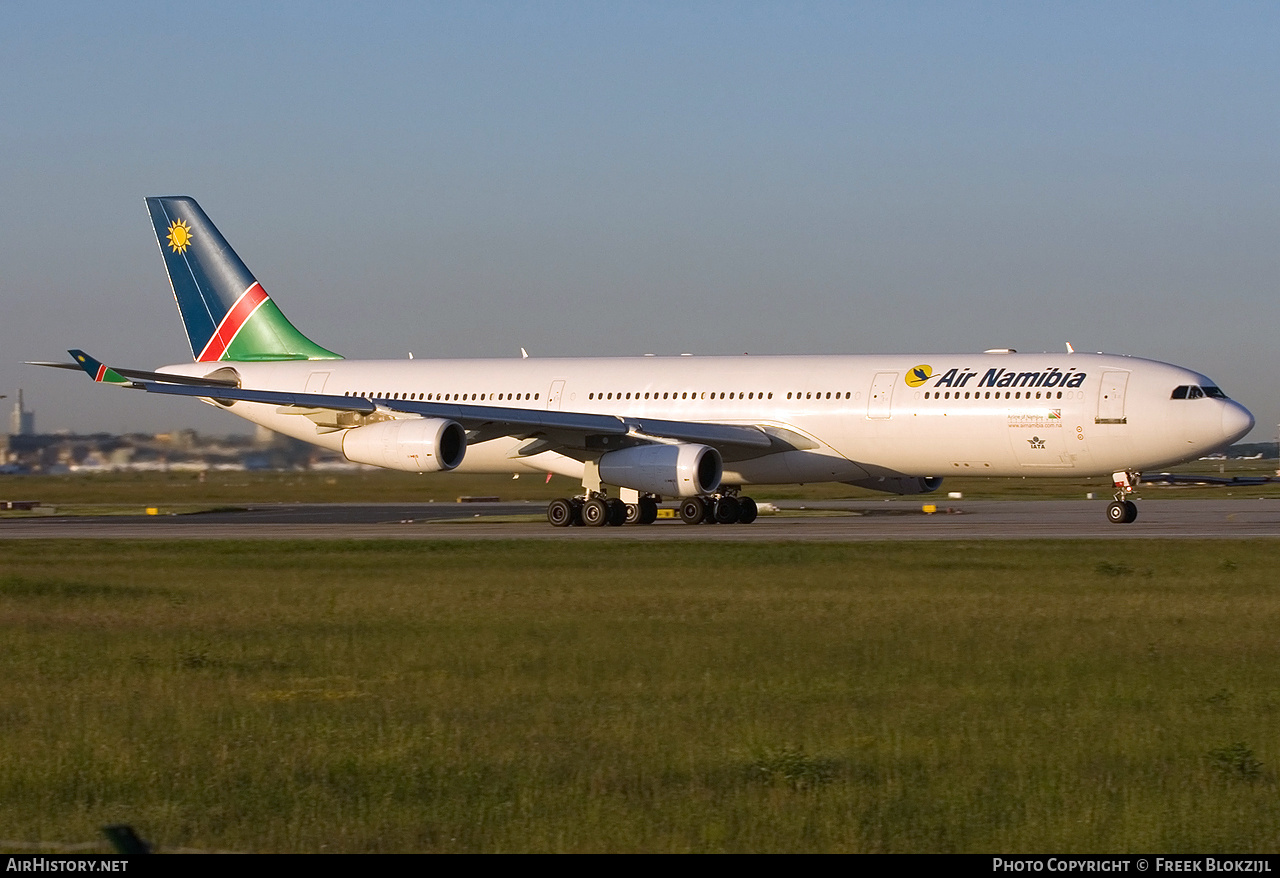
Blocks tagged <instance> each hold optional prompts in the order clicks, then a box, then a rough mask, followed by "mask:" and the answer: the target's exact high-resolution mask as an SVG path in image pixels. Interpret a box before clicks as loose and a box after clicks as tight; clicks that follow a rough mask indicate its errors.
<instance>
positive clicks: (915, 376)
mask: <svg viewBox="0 0 1280 878" xmlns="http://www.w3.org/2000/svg"><path fill="white" fill-rule="evenodd" d="M932 377H933V367H932V366H925V365H920V366H915V367H913V368H912V369H911V370H910V371H908V372H907V386H908V387H919V386H920V385H921V384H924V383H925V382H926V381H928V380H929V379H930V378H932Z"/></svg>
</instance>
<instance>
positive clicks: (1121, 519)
mask: <svg viewBox="0 0 1280 878" xmlns="http://www.w3.org/2000/svg"><path fill="white" fill-rule="evenodd" d="M1135 514H1136V510H1135ZM1107 521H1109V522H1111V523H1112V524H1128V523H1129V521H1130V519H1129V509H1128V507H1127V506H1126V505H1125V503H1124V502H1121V501H1120V500H1117V501H1115V502H1114V503H1112V504H1111V505H1110V506H1108V507H1107Z"/></svg>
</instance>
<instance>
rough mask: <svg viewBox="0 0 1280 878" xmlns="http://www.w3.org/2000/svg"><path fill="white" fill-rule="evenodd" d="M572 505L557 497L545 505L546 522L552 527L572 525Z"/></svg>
mask: <svg viewBox="0 0 1280 878" xmlns="http://www.w3.org/2000/svg"><path fill="white" fill-rule="evenodd" d="M573 518H574V515H573V504H572V503H570V502H569V501H568V500H566V499H564V498H563V497H558V498H556V499H555V500H552V501H551V502H550V503H548V504H547V521H549V522H551V526H552V527H568V526H569V525H571V524H573Z"/></svg>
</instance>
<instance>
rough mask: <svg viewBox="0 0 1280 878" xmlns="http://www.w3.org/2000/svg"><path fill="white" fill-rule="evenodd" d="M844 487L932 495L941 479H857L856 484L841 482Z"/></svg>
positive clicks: (905, 477)
mask: <svg viewBox="0 0 1280 878" xmlns="http://www.w3.org/2000/svg"><path fill="white" fill-rule="evenodd" d="M841 484H844V485H857V486H858V487H859V488H868V489H870V490H872V491H884V492H885V493H887V494H932V493H933V492H934V491H936V490H938V489H939V488H941V487H942V479H940V478H939V477H937V476H924V477H922V478H913V477H911V476H879V477H876V476H873V477H872V478H869V479H859V480H858V481H856V482H841Z"/></svg>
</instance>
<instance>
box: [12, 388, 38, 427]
mask: <svg viewBox="0 0 1280 878" xmlns="http://www.w3.org/2000/svg"><path fill="white" fill-rule="evenodd" d="M35 432H36V413H35V412H29V411H27V410H26V408H25V407H24V406H23V404H22V390H21V389H19V390H18V401H17V402H15V403H14V404H13V411H12V412H10V413H9V435H10V436H32V435H34V434H35Z"/></svg>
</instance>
